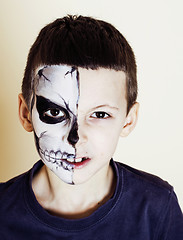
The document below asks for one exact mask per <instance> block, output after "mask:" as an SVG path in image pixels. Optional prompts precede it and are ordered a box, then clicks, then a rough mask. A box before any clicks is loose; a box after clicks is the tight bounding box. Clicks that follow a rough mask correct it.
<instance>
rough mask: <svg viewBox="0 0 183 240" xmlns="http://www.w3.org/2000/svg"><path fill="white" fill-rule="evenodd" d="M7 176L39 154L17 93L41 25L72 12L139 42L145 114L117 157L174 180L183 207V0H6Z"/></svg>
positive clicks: (2, 111)
mask: <svg viewBox="0 0 183 240" xmlns="http://www.w3.org/2000/svg"><path fill="white" fill-rule="evenodd" d="M0 3H1V7H0V53H1V54H0V86H1V87H0V154H1V160H0V181H6V180H8V179H9V178H12V177H14V176H15V175H17V174H20V173H22V172H24V171H26V170H28V169H29V168H30V167H31V166H32V165H33V164H34V163H35V162H36V161H37V160H38V159H39V157H38V154H37V153H36V150H35V146H34V140H33V134H32V133H27V132H25V130H24V129H23V128H22V126H21V125H20V123H19V119H18V111H17V107H18V104H17V95H18V93H19V92H20V91H21V90H20V89H21V88H20V86H21V81H22V77H23V72H24V68H25V63H26V58H27V54H28V50H29V48H30V46H31V45H32V43H33V41H34V40H35V38H36V36H37V34H38V33H39V31H40V29H41V28H42V27H43V26H45V25H46V24H47V23H49V22H50V21H53V20H54V19H56V18H58V17H63V16H64V15H66V14H82V15H87V16H93V17H96V18H99V19H103V20H105V21H108V22H110V23H112V24H113V25H114V26H115V27H117V28H118V29H119V30H120V31H121V32H122V34H123V35H124V36H125V37H126V38H127V40H128V41H129V43H130V44H131V46H132V48H133V49H134V52H135V55H136V59H137V65H138V81H139V97H138V101H139V102H140V114H139V119H138V124H137V126H136V129H135V130H134V132H133V133H132V134H131V135H130V136H129V137H127V138H123V139H120V141H119V144H118V147H117V150H116V153H115V156H114V158H115V160H117V161H121V162H124V163H126V164H128V165H131V166H133V167H135V168H138V169H141V170H144V171H147V172H150V173H153V174H155V175H158V176H160V177H161V178H163V179H165V180H167V181H168V182H169V183H170V184H171V185H173V186H174V188H175V191H176V193H177V196H178V199H179V203H180V205H181V206H182V208H183V191H182V189H183V188H182V184H183V174H182V172H183V140H182V138H183V107H182V104H183V97H182V89H183V66H182V63H183V44H182V43H183V30H182V29H183V27H182V22H183V15H182V9H183V2H182V1H181V0H175V1H170V0H154V1H148V0H138V1H136V0H134V1H132V0H128V1H123V0H119V1H117V0H116V1H115V0H113V1H106V0H100V1H99V0H93V1H86V0H77V1H76V0H49V1H48V0H38V1H37V0H31V1H28V0H16V1H15V0H11V1H10V0H1V1H0Z"/></svg>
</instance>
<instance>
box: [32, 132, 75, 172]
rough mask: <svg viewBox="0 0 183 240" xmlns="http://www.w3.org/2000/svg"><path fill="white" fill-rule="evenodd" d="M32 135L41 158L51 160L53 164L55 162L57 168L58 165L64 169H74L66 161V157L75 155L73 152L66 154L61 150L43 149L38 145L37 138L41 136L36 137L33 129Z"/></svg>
mask: <svg viewBox="0 0 183 240" xmlns="http://www.w3.org/2000/svg"><path fill="white" fill-rule="evenodd" d="M43 135H44V133H42V134H41V136H43ZM34 137H35V143H36V148H37V150H38V153H39V154H40V156H41V158H42V159H43V160H46V161H47V162H48V163H49V162H51V163H53V164H56V168H57V169H58V168H59V167H62V168H63V169H64V170H67V171H73V170H74V166H73V164H72V163H69V162H68V161H67V159H70V158H74V157H75V156H74V154H68V153H66V152H61V151H56V152H55V151H53V150H51V151H48V150H43V149H41V148H40V146H39V140H40V138H41V137H39V138H38V136H37V135H36V133H35V131H34Z"/></svg>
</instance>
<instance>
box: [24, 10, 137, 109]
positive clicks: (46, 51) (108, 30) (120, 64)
mask: <svg viewBox="0 0 183 240" xmlns="http://www.w3.org/2000/svg"><path fill="white" fill-rule="evenodd" d="M55 64H66V65H71V66H75V67H83V68H87V69H97V68H99V67H103V68H110V69H114V70H117V71H119V70H123V71H124V72H125V73H126V79H127V81H126V85H127V96H126V98H127V112H128V111H129V110H130V108H131V106H132V105H133V104H134V103H135V101H136V98H137V77H136V62H135V56H134V53H133V50H132V48H131V47H130V45H129V44H128V42H127V41H126V39H125V38H124V37H123V35H122V34H121V33H120V32H119V31H118V30H117V29H116V28H115V27H114V26H112V25H111V24H109V23H107V22H104V21H101V20H97V19H94V18H91V17H84V16H75V15H74V16H71V15H68V16H66V17H63V18H59V19H57V20H55V21H54V22H52V23H50V24H48V25H47V26H45V27H44V28H43V29H42V30H41V31H40V33H39V35H38V37H37V39H36V41H35V42H34V44H33V45H32V47H31V49H30V52H29V55H28V59H27V66H26V68H25V73H24V78H23V82H22V93H23V96H24V98H25V101H26V103H27V105H28V106H29V107H30V98H31V95H32V93H33V86H32V85H33V84H32V82H33V78H34V76H35V69H36V68H37V67H38V66H39V65H55Z"/></svg>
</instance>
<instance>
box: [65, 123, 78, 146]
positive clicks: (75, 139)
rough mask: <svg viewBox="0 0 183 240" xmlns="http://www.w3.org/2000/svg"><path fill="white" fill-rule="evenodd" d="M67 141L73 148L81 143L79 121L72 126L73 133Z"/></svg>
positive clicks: (71, 132)
mask: <svg viewBox="0 0 183 240" xmlns="http://www.w3.org/2000/svg"><path fill="white" fill-rule="evenodd" d="M67 140H68V142H69V143H70V144H72V145H73V146H75V144H76V143H77V142H78V141H79V136H78V123H77V119H75V120H74V123H73V125H72V128H71V131H70V133H69V136H68V138H67Z"/></svg>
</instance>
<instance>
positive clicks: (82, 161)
mask: <svg viewBox="0 0 183 240" xmlns="http://www.w3.org/2000/svg"><path fill="white" fill-rule="evenodd" d="M63 160H64V161H67V162H68V163H69V164H71V165H72V166H73V167H74V169H79V168H82V167H84V166H85V165H86V164H87V163H88V162H89V161H90V160H91V159H90V158H88V157H82V158H81V157H80V158H75V159H72V160H71V159H63Z"/></svg>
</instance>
